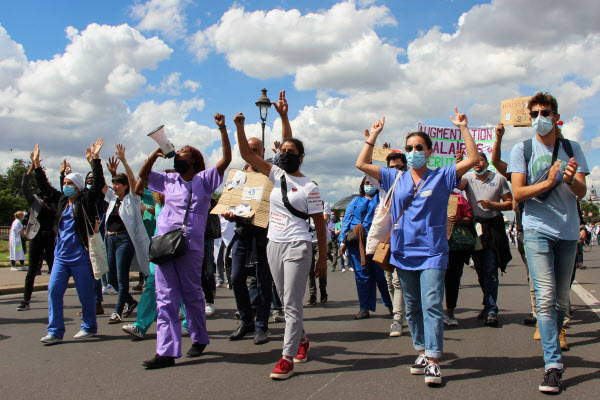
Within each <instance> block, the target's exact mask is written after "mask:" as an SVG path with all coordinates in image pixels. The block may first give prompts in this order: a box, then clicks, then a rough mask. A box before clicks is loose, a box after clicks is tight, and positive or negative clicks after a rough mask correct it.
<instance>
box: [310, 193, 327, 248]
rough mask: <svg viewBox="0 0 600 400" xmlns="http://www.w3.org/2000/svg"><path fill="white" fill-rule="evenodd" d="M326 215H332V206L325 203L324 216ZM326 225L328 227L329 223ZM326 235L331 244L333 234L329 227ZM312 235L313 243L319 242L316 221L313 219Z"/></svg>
mask: <svg viewBox="0 0 600 400" xmlns="http://www.w3.org/2000/svg"><path fill="white" fill-rule="evenodd" d="M325 215H331V206H330V205H329V203H328V202H326V201H324V202H323V216H325ZM325 225H327V221H325ZM325 233H326V235H327V236H326V237H327V242H328V243H329V242H331V232H329V229H327V227H325ZM310 235H311V236H312V242H313V243H318V242H319V239H318V238H317V229H316V228H315V221H313V219H312V218H311V219H310Z"/></svg>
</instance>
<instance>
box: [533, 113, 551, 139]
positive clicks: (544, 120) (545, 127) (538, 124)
mask: <svg viewBox="0 0 600 400" xmlns="http://www.w3.org/2000/svg"><path fill="white" fill-rule="evenodd" d="M531 125H532V126H533V129H535V131H536V132H537V133H539V134H540V135H541V136H546V135H547V134H549V133H550V131H551V130H552V127H553V126H554V124H553V123H552V117H544V116H542V115H538V117H537V118H536V119H534V120H533V121H532V122H531Z"/></svg>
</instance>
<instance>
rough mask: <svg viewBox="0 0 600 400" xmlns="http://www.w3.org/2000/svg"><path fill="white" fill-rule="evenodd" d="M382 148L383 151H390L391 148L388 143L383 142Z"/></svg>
mask: <svg viewBox="0 0 600 400" xmlns="http://www.w3.org/2000/svg"><path fill="white" fill-rule="evenodd" d="M382 147H383V148H384V149H391V148H392V145H391V144H389V143H388V142H383V146H382Z"/></svg>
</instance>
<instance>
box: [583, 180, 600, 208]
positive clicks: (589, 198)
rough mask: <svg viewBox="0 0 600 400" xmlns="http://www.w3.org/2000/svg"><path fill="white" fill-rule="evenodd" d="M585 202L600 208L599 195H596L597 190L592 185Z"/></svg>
mask: <svg viewBox="0 0 600 400" xmlns="http://www.w3.org/2000/svg"><path fill="white" fill-rule="evenodd" d="M585 201H587V202H588V203H592V204H594V205H596V206H598V207H600V197H598V195H597V194H596V189H594V185H592V186H591V187H590V188H589V189H588V192H587V196H586V197H585Z"/></svg>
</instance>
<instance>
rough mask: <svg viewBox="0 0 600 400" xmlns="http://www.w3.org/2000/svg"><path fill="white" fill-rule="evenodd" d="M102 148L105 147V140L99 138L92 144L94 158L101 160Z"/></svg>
mask: <svg viewBox="0 0 600 400" xmlns="http://www.w3.org/2000/svg"><path fill="white" fill-rule="evenodd" d="M102 146H104V140H103V139H102V138H99V139H98V140H96V142H95V143H92V147H91V149H92V158H100V150H101V149H102ZM86 153H87V152H86ZM86 155H87V154H86Z"/></svg>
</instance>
